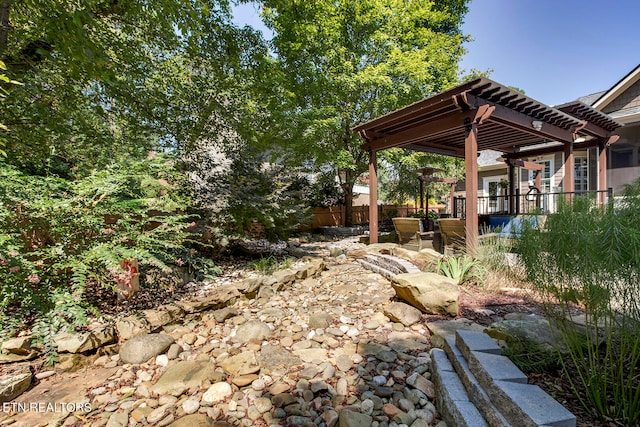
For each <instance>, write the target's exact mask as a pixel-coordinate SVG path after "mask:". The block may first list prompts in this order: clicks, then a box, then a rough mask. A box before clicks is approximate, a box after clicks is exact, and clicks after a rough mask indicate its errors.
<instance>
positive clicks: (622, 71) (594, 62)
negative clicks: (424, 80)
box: [234, 0, 640, 105]
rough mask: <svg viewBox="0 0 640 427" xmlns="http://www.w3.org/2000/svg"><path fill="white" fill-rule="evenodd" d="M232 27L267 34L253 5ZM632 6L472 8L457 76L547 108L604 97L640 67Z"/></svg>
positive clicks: (505, 2)
mask: <svg viewBox="0 0 640 427" xmlns="http://www.w3.org/2000/svg"><path fill="white" fill-rule="evenodd" d="M234 15H235V19H234V20H235V21H236V22H237V23H239V24H241V25H244V24H249V25H252V26H254V27H255V28H258V29H263V30H264V29H265V28H264V26H263V25H262V23H261V21H260V17H259V15H258V10H257V8H256V6H254V5H252V4H244V5H241V6H238V7H236V8H234ZM639 19H640V1H638V0H473V1H472V2H471V3H470V6H469V12H468V13H467V15H466V18H465V24H464V26H463V31H464V33H465V34H469V35H470V36H471V37H473V39H474V41H472V42H470V43H467V44H466V45H465V48H466V49H467V51H468V52H467V54H466V55H465V57H464V58H463V61H462V63H461V64H460V66H461V68H462V69H465V70H470V69H472V68H475V69H479V70H482V71H485V70H488V69H492V70H493V71H492V72H491V74H490V77H491V79H493V80H495V81H497V82H500V83H503V84H506V85H509V86H515V87H518V88H520V89H522V90H524V91H525V93H526V94H527V96H530V97H531V98H534V99H536V100H538V101H540V102H542V103H545V104H548V105H558V104H562V103H564V102H568V101H572V100H574V99H576V98H578V97H579V96H583V95H589V94H591V93H594V92H599V91H602V90H606V89H609V88H610V87H611V86H613V85H614V84H615V83H617V82H618V81H619V80H620V79H621V78H623V77H624V76H625V75H626V74H627V73H628V72H630V71H631V70H632V69H634V68H635V67H636V66H637V65H638V64H640V31H638V28H640V25H638V20H639Z"/></svg>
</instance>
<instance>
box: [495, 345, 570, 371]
mask: <svg viewBox="0 0 640 427" xmlns="http://www.w3.org/2000/svg"><path fill="white" fill-rule="evenodd" d="M504 354H505V356H507V357H508V358H509V359H511V361H512V362H513V363H515V364H516V365H517V366H518V368H520V369H521V370H522V371H524V372H526V373H532V372H533V373H543V372H549V370H551V369H557V368H558V367H559V366H560V360H559V358H558V357H559V355H558V353H557V352H556V351H555V350H554V349H550V348H548V347H545V346H543V345H541V344H540V343H537V342H535V341H533V340H530V339H527V338H526V337H523V336H513V337H509V338H508V339H507V347H506V348H505V350H504Z"/></svg>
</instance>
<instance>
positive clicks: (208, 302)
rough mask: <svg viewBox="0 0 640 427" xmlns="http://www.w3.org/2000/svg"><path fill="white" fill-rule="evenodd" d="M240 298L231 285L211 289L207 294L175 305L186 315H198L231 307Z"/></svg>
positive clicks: (238, 292)
mask: <svg viewBox="0 0 640 427" xmlns="http://www.w3.org/2000/svg"><path fill="white" fill-rule="evenodd" d="M240 296H241V294H240V291H238V289H236V287H235V286H233V285H222V286H219V287H217V288H215V289H213V290H212V291H211V292H209V294H207V295H206V296H203V297H199V298H196V299H194V300H191V301H186V300H185V301H179V302H177V303H176V305H177V306H178V307H179V308H181V309H182V310H184V311H185V312H186V313H198V312H200V311H204V310H208V309H212V310H217V309H219V308H223V307H226V306H228V305H232V304H233V303H234V302H235V301H236V299H237V298H239V297H240Z"/></svg>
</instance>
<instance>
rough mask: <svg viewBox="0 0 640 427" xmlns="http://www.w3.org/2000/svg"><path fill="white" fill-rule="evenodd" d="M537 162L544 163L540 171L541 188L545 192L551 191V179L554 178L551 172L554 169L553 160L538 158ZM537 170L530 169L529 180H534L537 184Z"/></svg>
mask: <svg viewBox="0 0 640 427" xmlns="http://www.w3.org/2000/svg"><path fill="white" fill-rule="evenodd" d="M536 163H539V164H541V165H544V169H543V170H541V171H540V173H541V174H542V188H541V189H540V190H541V191H542V192H543V193H550V192H551V181H552V178H553V173H552V172H551V171H552V169H553V160H551V159H546V160H538V161H537V162H536ZM535 179H536V178H535V172H534V171H529V181H533V184H534V185H535Z"/></svg>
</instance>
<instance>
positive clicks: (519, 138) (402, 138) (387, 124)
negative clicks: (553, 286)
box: [353, 77, 621, 253]
mask: <svg viewBox="0 0 640 427" xmlns="http://www.w3.org/2000/svg"><path fill="white" fill-rule="evenodd" d="M620 126H621V125H620V124H619V123H617V122H615V121H614V120H612V119H611V118H609V117H608V116H607V115H605V114H602V113H601V112H599V111H596V110H594V109H593V108H591V107H589V106H587V105H585V104H582V103H579V102H573V103H568V104H563V105H562V106H559V107H558V108H553V107H549V106H547V105H545V104H542V103H540V102H538V101H536V100H534V99H531V98H529V97H527V96H525V95H523V94H522V93H520V92H517V91H515V90H513V89H511V88H509V87H507V86H505V85H502V84H499V83H496V82H494V81H492V80H489V79H487V78H484V77H482V78H478V79H475V80H473V81H470V82H468V83H465V84H462V85H460V86H457V87H455V88H453V89H450V90H448V91H445V92H442V93H440V94H437V95H434V96H432V97H430V98H427V99H423V100H422V101H419V102H416V103H414V104H411V105H409V106H407V107H404V108H402V109H399V110H396V111H393V112H391V113H389V114H386V115H384V116H381V117H378V118H376V119H373V120H370V121H368V122H366V123H363V124H361V125H358V126H356V127H355V128H353V130H354V131H356V132H358V134H359V135H360V137H361V138H362V139H363V140H364V144H363V145H362V148H363V149H364V150H366V151H368V152H369V173H370V176H371V177H370V178H371V179H370V185H371V188H370V201H369V209H370V211H369V217H370V234H371V235H370V238H371V242H372V243H375V242H377V238H378V217H377V214H378V211H377V182H376V180H377V152H378V151H381V150H386V149H388V148H393V147H402V148H406V149H410V150H414V151H424V152H431V153H439V154H446V155H450V156H457V157H464V158H465V159H466V161H465V170H466V188H467V203H466V206H467V214H466V226H467V250H468V251H469V252H471V253H472V252H473V251H474V249H475V244H476V242H477V237H478V215H477V190H476V189H477V187H478V186H477V183H478V164H477V160H476V159H477V157H478V151H479V150H486V149H493V150H497V151H501V152H503V153H505V156H504V157H505V158H509V159H518V158H522V157H526V156H530V155H531V154H532V153H536V152H540V151H539V150H537V149H533V150H532V149H529V150H527V148H530V147H532V146H536V145H539V144H541V143H545V142H551V141H555V142H557V144H556V145H555V146H553V147H546V148H544V149H543V150H547V149H553V150H554V152H558V151H562V152H564V154H565V165H564V166H565V178H566V179H565V188H564V189H565V191H567V192H572V191H573V169H574V165H573V151H574V150H575V149H579V148H582V147H586V146H587V144H592V145H589V146H599V147H604V145H606V144H611V143H612V142H615V141H613V139H612V138H611V137H612V136H613V135H612V134H613V132H615V131H616V130H617V129H618V128H619V127H620ZM576 141H579V143H576ZM603 151H604V150H602V149H601V153H600V159H601V160H602V156H603V154H602V153H603ZM546 152H547V151H545V153H546ZM605 155H606V154H605ZM605 188H606V165H604V166H602V165H601V166H600V167H599V179H598V189H599V190H602V189H605Z"/></svg>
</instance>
